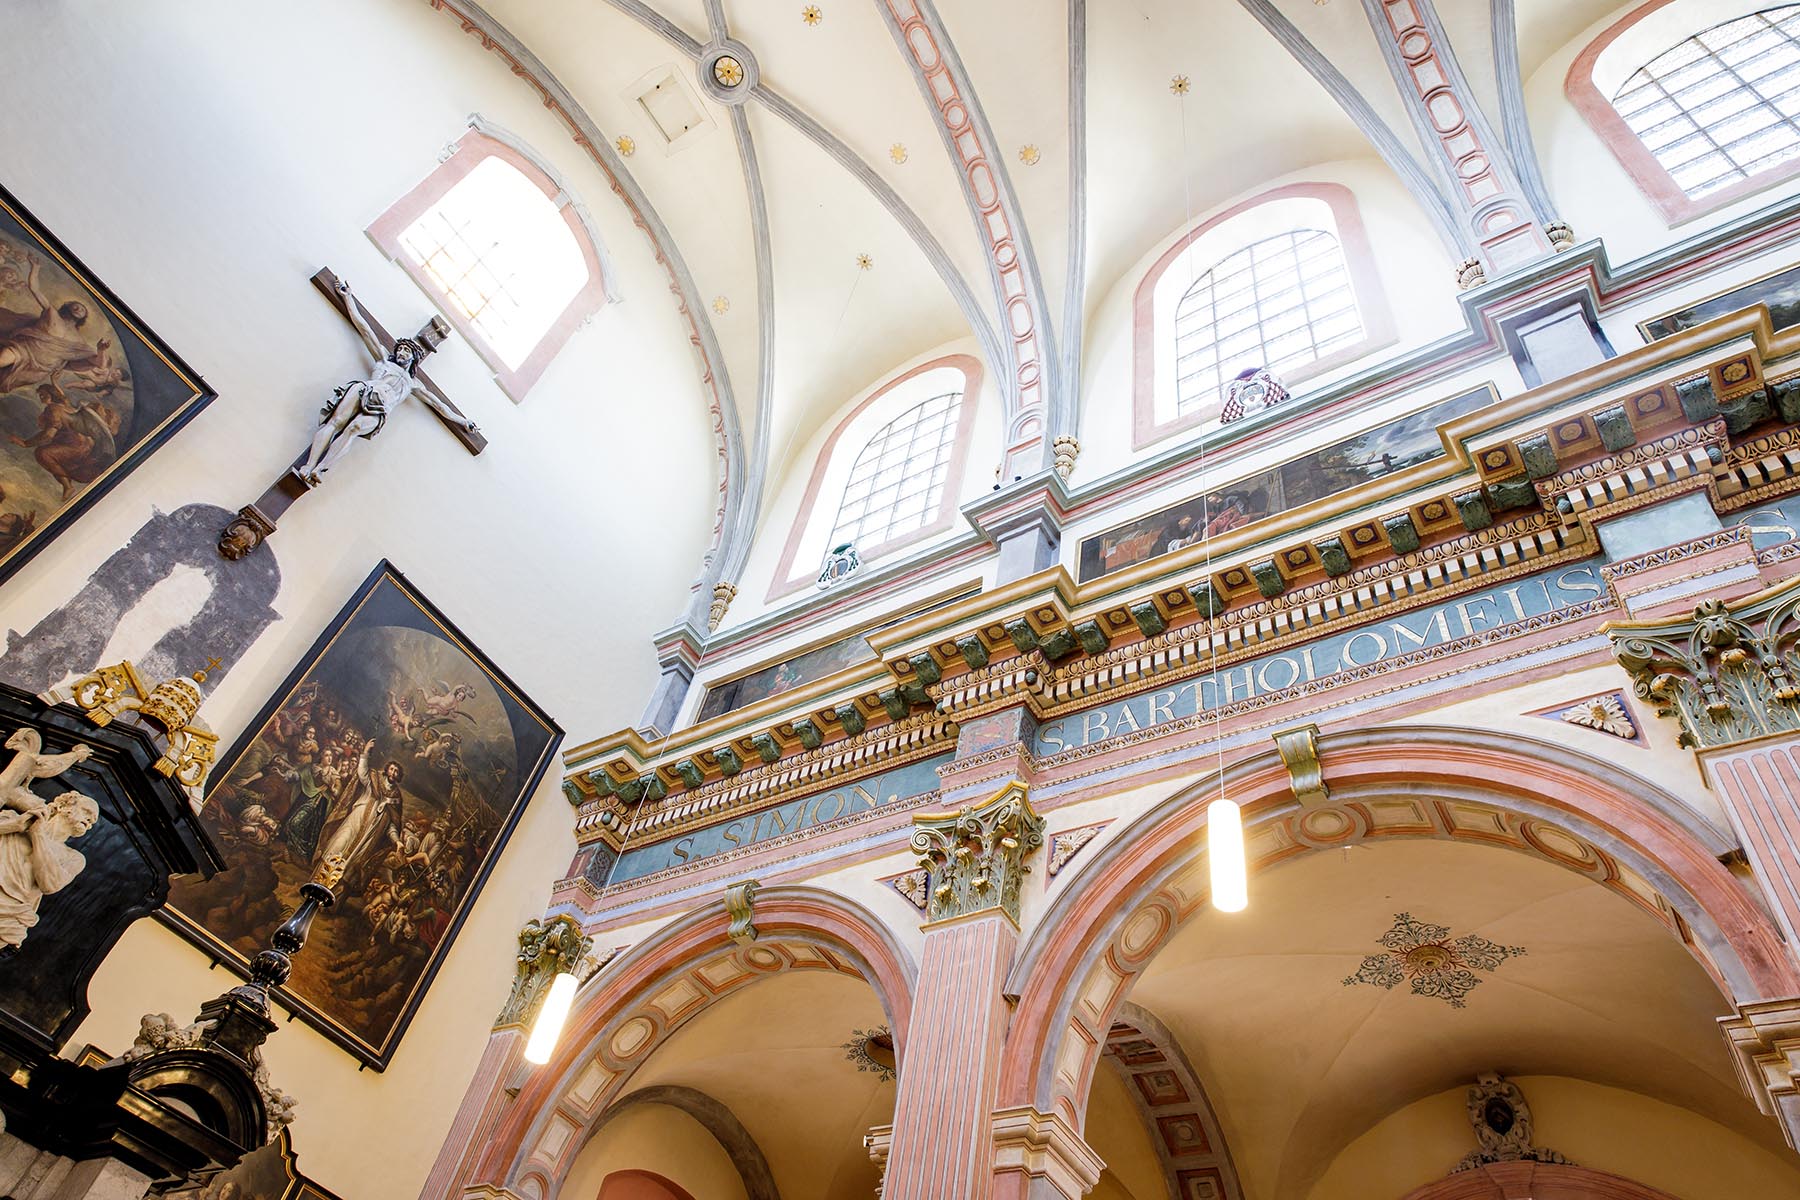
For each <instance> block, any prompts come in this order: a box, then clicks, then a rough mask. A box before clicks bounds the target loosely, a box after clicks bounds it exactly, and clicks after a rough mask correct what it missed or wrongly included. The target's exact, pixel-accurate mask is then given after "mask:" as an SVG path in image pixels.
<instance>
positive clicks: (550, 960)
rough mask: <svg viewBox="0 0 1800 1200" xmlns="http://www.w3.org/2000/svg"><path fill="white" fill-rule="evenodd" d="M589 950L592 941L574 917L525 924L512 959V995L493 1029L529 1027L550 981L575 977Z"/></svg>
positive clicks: (560, 917) (535, 920) (559, 915)
mask: <svg viewBox="0 0 1800 1200" xmlns="http://www.w3.org/2000/svg"><path fill="white" fill-rule="evenodd" d="M592 946H593V939H592V938H589V937H587V936H585V935H584V934H583V933H582V932H581V926H580V925H579V924H578V923H577V922H576V920H575V918H574V917H571V916H567V915H563V914H558V915H557V916H554V917H551V918H549V919H548V920H544V921H540V920H538V919H537V918H536V917H533V918H532V919H531V920H529V921H527V922H525V925H524V928H522V929H520V930H519V952H518V954H517V955H516V956H514V959H513V985H512V994H511V995H509V996H508V997H507V998H506V1004H505V1005H504V1006H503V1007H502V1008H501V1009H500V1015H499V1016H498V1017H496V1018H495V1019H494V1028H495V1029H501V1028H505V1027H506V1026H509V1025H524V1026H529V1025H530V1024H531V1022H532V1021H533V1020H534V1019H535V1018H536V1017H537V1010H538V1005H540V1004H541V1003H543V1000H544V995H545V993H547V992H548V991H549V990H550V981H551V980H553V979H555V978H556V977H557V976H558V975H559V974H561V973H563V972H565V971H566V972H568V973H569V974H571V975H574V974H577V969H578V967H579V965H580V963H581V960H582V958H583V957H585V956H586V954H587V952H588V950H589V949H590V948H592Z"/></svg>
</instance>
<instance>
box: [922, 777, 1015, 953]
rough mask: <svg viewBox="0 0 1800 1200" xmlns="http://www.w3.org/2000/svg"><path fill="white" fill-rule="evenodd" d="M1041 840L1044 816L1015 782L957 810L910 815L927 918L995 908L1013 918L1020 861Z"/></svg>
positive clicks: (963, 914) (937, 919)
mask: <svg viewBox="0 0 1800 1200" xmlns="http://www.w3.org/2000/svg"><path fill="white" fill-rule="evenodd" d="M1043 844H1044V819H1043V818H1042V817H1040V816H1038V815H1037V813H1035V812H1033V811H1032V808H1031V801H1030V800H1029V799H1028V798H1027V795H1026V791H1025V788H1024V786H1023V785H1021V784H1017V783H1014V784H1008V785H1007V786H1006V787H1005V788H1003V789H1001V790H1000V791H999V792H998V793H996V794H995V795H994V796H993V797H992V798H991V799H989V800H987V801H986V802H984V803H982V804H979V805H970V806H968V807H966V808H963V809H961V810H959V811H957V812H948V813H920V814H918V815H916V816H914V817H913V835H912V850H913V853H914V854H915V855H917V856H918V859H919V866H920V867H921V868H923V869H924V871H925V872H926V874H927V876H928V877H929V884H928V896H927V904H926V910H925V915H926V918H927V919H928V920H930V921H944V920H948V919H950V918H951V917H961V916H967V915H969V914H971V913H978V912H986V911H989V910H998V911H1000V912H1002V913H1004V914H1006V916H1007V917H1008V918H1009V919H1010V920H1011V921H1012V922H1013V924H1015V925H1016V924H1018V922H1019V889H1020V886H1021V884H1022V883H1023V881H1024V877H1025V876H1026V875H1027V874H1029V873H1030V871H1031V868H1030V867H1029V866H1027V865H1026V863H1025V859H1026V858H1027V857H1029V856H1030V854H1031V852H1032V851H1034V850H1036V849H1037V848H1038V847H1040V846H1042V845H1043Z"/></svg>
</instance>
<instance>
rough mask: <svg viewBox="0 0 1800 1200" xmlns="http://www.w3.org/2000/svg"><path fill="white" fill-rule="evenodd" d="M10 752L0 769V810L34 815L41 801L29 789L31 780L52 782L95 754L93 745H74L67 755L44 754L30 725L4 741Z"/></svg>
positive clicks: (40, 742) (41, 745)
mask: <svg viewBox="0 0 1800 1200" xmlns="http://www.w3.org/2000/svg"><path fill="white" fill-rule="evenodd" d="M6 748H7V749H8V750H11V751H12V752H13V756H12V761H10V762H8V763H7V764H6V766H4V767H0V809H13V810H14V811H16V812H22V813H30V812H37V811H38V810H39V809H41V808H43V807H44V801H43V799H42V798H41V797H40V796H38V795H37V793H35V792H33V791H32V790H31V781H32V780H34V779H54V778H55V777H56V776H58V775H61V774H62V773H63V772H64V771H66V770H68V769H69V768H70V767H72V766H74V765H75V764H76V763H78V762H86V761H87V759H88V758H89V757H90V756H91V755H92V754H93V753H94V748H93V747H92V746H88V745H83V744H79V743H78V744H77V745H76V746H75V747H74V749H72V750H70V751H68V752H67V753H66V754H45V753H44V739H43V738H42V737H41V736H40V735H39V734H38V731H37V730H35V729H32V728H30V727H29V726H28V727H26V728H24V729H19V730H16V731H15V732H14V733H13V735H12V736H11V737H9V738H7V739H6Z"/></svg>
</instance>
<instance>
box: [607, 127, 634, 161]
mask: <svg viewBox="0 0 1800 1200" xmlns="http://www.w3.org/2000/svg"><path fill="white" fill-rule="evenodd" d="M613 145H615V146H617V147H618V148H619V153H620V154H623V155H624V156H625V157H626V158H630V157H631V156H632V155H633V154H636V153H637V142H636V141H635V140H634V139H633V138H632V136H631V135H630V134H629V133H621V134H620V135H619V137H618V140H617V141H615V142H613Z"/></svg>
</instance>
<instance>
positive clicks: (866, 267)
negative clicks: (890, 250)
mask: <svg viewBox="0 0 1800 1200" xmlns="http://www.w3.org/2000/svg"><path fill="white" fill-rule="evenodd" d="M856 269H857V270H859V271H873V270H874V269H875V257H874V256H873V255H871V254H859V255H857V256H856Z"/></svg>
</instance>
